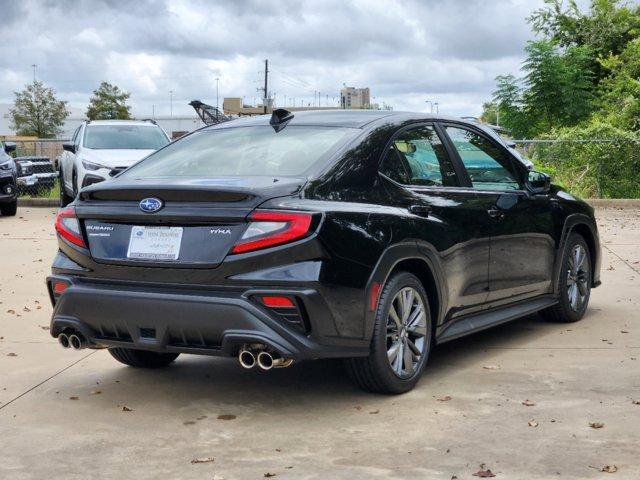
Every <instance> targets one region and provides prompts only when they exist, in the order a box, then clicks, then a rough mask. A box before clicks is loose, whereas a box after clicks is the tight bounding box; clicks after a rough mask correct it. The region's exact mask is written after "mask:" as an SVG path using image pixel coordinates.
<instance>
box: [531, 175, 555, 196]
mask: <svg viewBox="0 0 640 480" xmlns="http://www.w3.org/2000/svg"><path fill="white" fill-rule="evenodd" d="M527 186H528V187H529V190H530V191H531V192H532V193H548V192H549V190H551V177H550V176H549V175H547V174H546V173H542V172H534V171H530V172H529V175H528V176H527Z"/></svg>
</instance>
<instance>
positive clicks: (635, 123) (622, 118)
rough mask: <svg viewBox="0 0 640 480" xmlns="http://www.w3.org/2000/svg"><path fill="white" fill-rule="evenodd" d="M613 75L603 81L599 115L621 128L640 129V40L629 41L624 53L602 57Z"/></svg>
mask: <svg viewBox="0 0 640 480" xmlns="http://www.w3.org/2000/svg"><path fill="white" fill-rule="evenodd" d="M601 64H602V67H603V69H604V70H605V71H606V72H607V73H608V74H609V75H608V76H607V77H606V78H605V79H604V80H603V81H602V82H601V85H600V86H601V94H602V100H601V104H602V108H601V111H600V113H599V116H600V117H602V118H603V119H605V120H606V121H607V122H609V123H611V124H612V125H614V126H616V127H618V128H624V129H629V130H632V131H634V132H636V134H637V133H638V132H640V39H636V40H634V41H632V42H629V44H628V45H627V47H626V48H625V49H624V50H623V51H622V53H621V54H620V55H611V56H609V57H607V58H603V59H601Z"/></svg>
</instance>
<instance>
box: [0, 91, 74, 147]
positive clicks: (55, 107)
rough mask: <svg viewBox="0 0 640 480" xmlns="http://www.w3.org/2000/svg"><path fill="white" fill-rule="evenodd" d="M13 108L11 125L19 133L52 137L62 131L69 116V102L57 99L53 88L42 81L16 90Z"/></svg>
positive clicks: (10, 112)
mask: <svg viewBox="0 0 640 480" xmlns="http://www.w3.org/2000/svg"><path fill="white" fill-rule="evenodd" d="M14 95H15V99H14V101H13V108H11V110H10V111H9V114H10V116H11V127H12V128H13V129H14V130H15V131H16V133H17V134H18V135H29V136H36V137H38V138H52V137H55V136H56V135H58V134H59V133H60V132H61V128H60V127H62V125H63V124H64V120H65V119H66V118H67V117H68V116H69V111H68V110H67V102H65V101H60V100H58V99H56V95H55V92H54V90H53V89H52V88H47V87H45V86H44V84H43V83H42V82H38V81H34V82H33V83H31V84H27V85H26V86H25V88H24V90H22V91H21V92H14Z"/></svg>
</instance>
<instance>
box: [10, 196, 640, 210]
mask: <svg viewBox="0 0 640 480" xmlns="http://www.w3.org/2000/svg"><path fill="white" fill-rule="evenodd" d="M585 201H586V202H587V203H588V204H589V205H591V206H592V207H596V208H640V198H588V199H586V200H585ZM59 205H60V200H58V199H57V198H18V206H20V207H58V206H59Z"/></svg>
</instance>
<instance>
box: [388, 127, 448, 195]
mask: <svg viewBox="0 0 640 480" xmlns="http://www.w3.org/2000/svg"><path fill="white" fill-rule="evenodd" d="M380 172H381V173H383V174H384V175H386V176H387V177H389V178H391V179H392V180H395V181H396V182H398V183H402V184H404V185H424V186H457V185H458V180H457V177H456V173H455V170H454V168H453V164H452V163H451V161H450V160H449V157H448V156H447V153H446V151H445V148H444V145H443V144H442V141H441V140H440V137H438V134H437V133H436V131H435V130H434V129H433V127H432V126H421V127H418V128H415V129H412V130H407V131H405V132H402V133H401V134H400V135H399V136H398V137H397V138H396V139H395V141H394V142H393V143H392V144H391V147H390V148H389V151H388V152H387V156H386V157H385V159H384V162H383V163H382V167H381V168H380Z"/></svg>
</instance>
